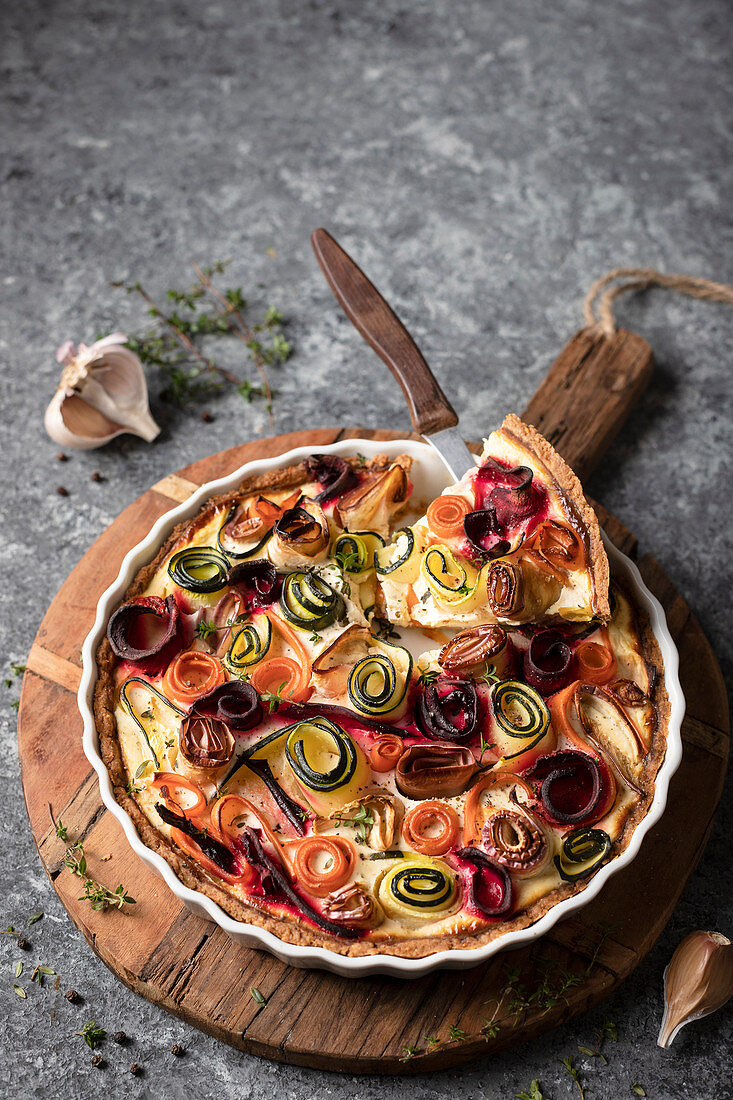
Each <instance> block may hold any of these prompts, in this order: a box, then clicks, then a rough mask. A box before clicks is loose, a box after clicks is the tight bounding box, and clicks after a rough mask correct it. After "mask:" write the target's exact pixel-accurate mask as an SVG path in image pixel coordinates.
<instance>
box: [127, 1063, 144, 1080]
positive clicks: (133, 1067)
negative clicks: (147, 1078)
mask: <svg viewBox="0 0 733 1100" xmlns="http://www.w3.org/2000/svg"><path fill="white" fill-rule="evenodd" d="M130 1073H131V1074H132V1076H133V1077H137V1076H138V1074H140V1073H142V1066H139V1065H138V1063H137V1062H133V1063H132V1065H131V1066H130Z"/></svg>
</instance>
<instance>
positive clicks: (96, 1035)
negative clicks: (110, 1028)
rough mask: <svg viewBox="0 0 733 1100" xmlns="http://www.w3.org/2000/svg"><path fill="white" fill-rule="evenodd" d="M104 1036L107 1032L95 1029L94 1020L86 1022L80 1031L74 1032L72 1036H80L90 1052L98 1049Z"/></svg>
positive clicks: (95, 1023) (95, 1022)
mask: <svg viewBox="0 0 733 1100" xmlns="http://www.w3.org/2000/svg"><path fill="white" fill-rule="evenodd" d="M106 1034H107V1032H106V1031H105V1029H104V1028H103V1027H97V1021H96V1020H88V1021H87V1023H85V1024H84V1027H83V1028H82V1029H81V1031H75V1032H74V1035H79V1036H81V1038H82V1039H83V1040H84V1042H85V1043H86V1045H87V1046H88V1047H89V1049H90V1050H94V1049H95V1047H98V1046H99V1044H100V1043H101V1042H102V1040H103V1039H104V1038H105V1036H106Z"/></svg>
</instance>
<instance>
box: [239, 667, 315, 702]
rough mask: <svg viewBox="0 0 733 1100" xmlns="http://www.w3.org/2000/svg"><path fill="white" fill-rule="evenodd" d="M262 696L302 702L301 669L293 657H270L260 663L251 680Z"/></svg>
mask: <svg viewBox="0 0 733 1100" xmlns="http://www.w3.org/2000/svg"><path fill="white" fill-rule="evenodd" d="M249 682H250V683H251V685H252V687H253V688H254V689H255V691H258V692H259V693H260V695H266V694H268V693H269V694H271V695H279V696H281V697H282V698H283V699H284V700H285V701H286V702H290V701H293V702H296V703H298V702H300V701H301V699H302V698H303V693H302V686H301V669H300V666H299V665H298V664H297V663H296V662H295V661H294V660H293V658H292V657H270V659H269V661H260V663H259V664H258V665H257V668H255V669H254V671H253V672H252V675H251V676H250V678H249Z"/></svg>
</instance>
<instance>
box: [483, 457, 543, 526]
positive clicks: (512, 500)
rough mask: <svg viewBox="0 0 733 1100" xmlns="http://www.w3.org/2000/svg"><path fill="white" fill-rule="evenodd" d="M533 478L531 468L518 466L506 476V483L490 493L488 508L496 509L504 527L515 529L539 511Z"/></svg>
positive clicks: (487, 502)
mask: <svg viewBox="0 0 733 1100" xmlns="http://www.w3.org/2000/svg"><path fill="white" fill-rule="evenodd" d="M532 477H533V474H532V471H531V470H530V468H529V466H516V467H515V468H514V469H513V470H509V472H508V473H507V474H506V483H505V484H504V485H496V486H494V488H493V489H492V490H491V492H490V493H489V496H488V499H487V501H486V507H487V508H493V509H494V511H495V512H496V518H497V521H498V523H499V524H500V525H501V526H502V527H504V528H507V527H515V526H516V525H517V524H519V523H522V522H523V521H524V520H526V519H529V517H530V516H531V515H533V514H534V512H536V511H537V509H538V507H539V505H540V501H539V499H537V498H538V494H536V493H534V492H533V491H532Z"/></svg>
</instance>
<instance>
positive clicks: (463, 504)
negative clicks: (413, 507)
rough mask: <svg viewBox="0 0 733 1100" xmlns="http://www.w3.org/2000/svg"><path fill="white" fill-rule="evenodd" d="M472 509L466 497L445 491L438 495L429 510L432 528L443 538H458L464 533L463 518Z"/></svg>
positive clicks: (429, 521) (428, 515)
mask: <svg viewBox="0 0 733 1100" xmlns="http://www.w3.org/2000/svg"><path fill="white" fill-rule="evenodd" d="M470 511H471V505H470V504H469V502H468V501H467V500H466V498H465V497H460V496H453V495H452V494H450V493H445V494H443V496H440V497H436V498H435V500H434V501H433V502H432V504H431V505H430V507H429V508H428V511H427V521H428V526H429V527H430V530H431V531H433V532H434V533H435V534H436V535H437V536H438V537H439V538H441V539H450V538H456V537H457V536H460V535H462V534H463V520H464V519H465V517H466V516H467V515H468V513H469V512H470Z"/></svg>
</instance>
